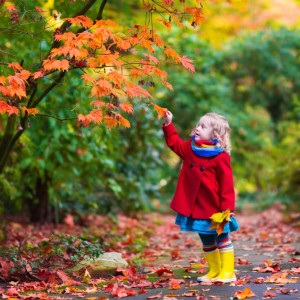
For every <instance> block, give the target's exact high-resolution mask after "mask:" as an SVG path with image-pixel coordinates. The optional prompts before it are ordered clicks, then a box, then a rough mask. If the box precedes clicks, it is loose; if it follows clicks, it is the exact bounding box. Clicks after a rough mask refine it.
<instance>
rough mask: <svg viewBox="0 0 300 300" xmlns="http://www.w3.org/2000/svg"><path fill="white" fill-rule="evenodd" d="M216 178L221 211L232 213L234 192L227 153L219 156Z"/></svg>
mask: <svg viewBox="0 0 300 300" xmlns="http://www.w3.org/2000/svg"><path fill="white" fill-rule="evenodd" d="M217 178H218V182H219V186H220V198H221V199H220V200H221V201H220V204H221V210H222V211H224V210H226V209H230V210H231V211H234V209H235V191H234V183H233V175H232V168H231V164H230V156H229V155H228V154H227V153H226V154H225V153H224V154H221V155H219V161H218V169H217Z"/></svg>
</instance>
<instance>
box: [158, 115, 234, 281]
mask: <svg viewBox="0 0 300 300" xmlns="http://www.w3.org/2000/svg"><path fill="white" fill-rule="evenodd" d="M164 119H165V120H164V121H165V122H164V124H163V126H162V129H163V132H164V136H165V140H166V143H167V145H168V146H169V148H170V149H171V150H172V151H174V152H175V153H176V154H177V155H178V156H179V157H180V158H181V159H182V160H183V165H182V168H181V171H180V174H179V178H178V183H177V186H176V190H175V193H174V196H173V199H172V202H171V205H170V207H171V208H172V209H173V210H174V211H176V212H177V216H176V221H175V223H176V224H177V225H179V226H180V229H181V231H193V232H197V233H198V234H199V236H200V239H201V242H202V244H203V251H204V254H205V258H206V261H207V263H208V266H209V272H208V273H207V274H206V275H204V276H202V277H198V278H197V280H198V281H199V282H214V281H219V282H220V281H221V282H225V283H226V282H232V281H236V276H235V273H234V250H233V245H232V242H231V240H230V237H229V232H231V231H234V230H237V229H238V223H237V221H236V219H235V218H234V216H233V211H234V209H235V191H234V185H233V176H232V169H231V164H230V151H231V145H230V136H229V131H230V127H229V125H228V122H227V120H226V119H225V118H224V117H223V116H221V115H218V114H216V113H207V114H205V115H204V116H203V117H201V119H200V120H199V122H198V124H197V125H196V127H195V128H194V130H193V131H192V133H191V138H190V139H189V140H187V141H184V140H182V139H181V138H180V137H179V136H178V133H177V131H176V129H175V127H174V124H173V123H172V119H173V115H172V113H171V112H170V111H167V112H166V114H165V117H164ZM227 210H230V212H231V214H230V221H229V222H227V223H226V222H225V226H224V230H223V232H222V233H221V234H218V233H217V232H216V229H215V228H214V229H211V222H212V220H211V217H212V216H213V215H214V214H216V213H222V212H224V211H227Z"/></svg>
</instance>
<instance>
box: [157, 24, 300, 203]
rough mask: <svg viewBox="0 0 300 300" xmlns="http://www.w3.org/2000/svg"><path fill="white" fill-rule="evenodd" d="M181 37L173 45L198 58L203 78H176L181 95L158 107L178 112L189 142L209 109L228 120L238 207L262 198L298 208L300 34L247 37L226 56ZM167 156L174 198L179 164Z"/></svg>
mask: <svg viewBox="0 0 300 300" xmlns="http://www.w3.org/2000/svg"><path fill="white" fill-rule="evenodd" d="M181 34H182V36H183V37H184V39H181V40H180V41H179V40H177V39H176V40H175V39H174V42H175V41H177V42H179V43H180V45H181V47H182V48H185V49H186V51H185V52H186V53H187V55H188V56H189V57H194V58H195V66H196V70H197V74H186V73H184V72H179V71H176V70H175V71H173V72H171V78H170V82H172V84H173V85H174V87H175V91H174V92H173V93H163V92H160V93H159V97H160V101H161V102H160V105H161V106H166V107H168V108H169V109H170V110H171V111H172V112H173V113H174V122H175V124H176V125H177V127H178V129H179V131H180V133H181V135H182V136H183V137H185V138H187V137H188V136H189V133H190V131H191V129H192V128H193V127H194V126H195V124H196V122H197V121H198V119H199V118H200V117H201V115H203V114H204V113H206V112H207V111H215V112H218V113H220V114H223V115H225V116H226V117H227V118H228V120H229V123H230V125H231V129H232V132H231V140H232V146H233V151H232V166H233V170H234V175H235V186H236V188H237V192H238V203H239V201H240V202H243V198H244V197H247V199H249V197H250V198H251V195H252V203H257V205H259V200H258V199H259V197H257V196H256V195H257V194H258V193H261V196H262V197H265V198H264V199H265V200H264V202H265V203H272V202H273V201H275V200H278V198H282V199H283V200H282V202H284V203H285V204H289V205H290V206H294V207H297V206H298V205H297V203H299V196H298V195H299V190H298V187H297V184H298V182H299V172H298V169H299V153H298V152H299V151H298V150H297V149H296V148H297V145H298V137H299V134H298V132H297V129H296V128H297V124H298V121H299V109H300V105H299V103H300V102H299V92H300V81H299V78H300V67H299V49H300V47H299V41H300V39H299V37H300V36H299V32H298V31H296V30H287V29H285V28H281V29H279V30H270V31H261V32H257V33H253V34H251V35H250V34H247V35H246V34H245V35H244V36H242V37H239V38H236V39H235V40H233V41H232V42H230V43H228V44H227V45H226V46H224V48H223V49H220V50H215V49H214V48H213V47H211V46H210V44H208V43H205V42H203V41H199V39H198V37H197V36H196V35H190V36H188V37H186V36H185V35H184V33H181ZM178 36H180V31H179V32H178ZM283 128H284V129H283ZM287 141H289V143H287ZM288 144H289V147H288ZM298 148H299V147H298ZM167 151H168V150H167ZM165 155H168V154H167V153H166V154H165ZM168 157H169V161H168V162H169V168H168V169H166V170H165V173H164V176H165V177H167V176H168V177H167V178H168V184H167V185H166V187H165V188H164V190H165V191H166V193H167V195H171V193H172V191H173V190H174V185H175V184H176V180H177V175H178V168H179V165H176V162H178V160H176V159H175V158H174V157H173V156H172V155H171V156H169V155H168ZM176 166H177V167H176ZM263 195H264V196H263ZM270 195H271V196H270ZM274 195H275V196H274ZM168 197H170V196H168ZM267 199H269V200H267ZM298 207H299V206H298Z"/></svg>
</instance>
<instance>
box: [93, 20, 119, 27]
mask: <svg viewBox="0 0 300 300" xmlns="http://www.w3.org/2000/svg"><path fill="white" fill-rule="evenodd" d="M96 26H97V27H116V26H118V24H117V23H115V22H113V21H112V20H110V19H107V20H98V21H96Z"/></svg>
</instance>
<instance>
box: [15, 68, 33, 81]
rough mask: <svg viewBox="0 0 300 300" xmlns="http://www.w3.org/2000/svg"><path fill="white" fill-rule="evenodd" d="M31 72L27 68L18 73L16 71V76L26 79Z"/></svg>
mask: <svg viewBox="0 0 300 300" xmlns="http://www.w3.org/2000/svg"><path fill="white" fill-rule="evenodd" d="M30 75H31V73H30V72H29V71H27V70H21V72H20V73H16V76H17V77H19V78H21V79H23V80H27V79H28V78H29V77H30Z"/></svg>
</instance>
